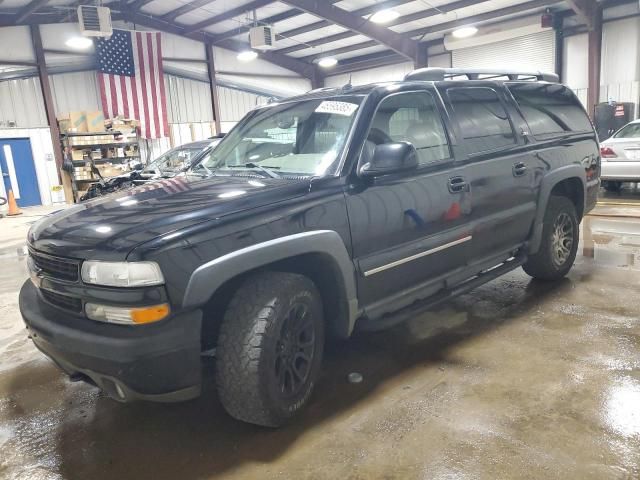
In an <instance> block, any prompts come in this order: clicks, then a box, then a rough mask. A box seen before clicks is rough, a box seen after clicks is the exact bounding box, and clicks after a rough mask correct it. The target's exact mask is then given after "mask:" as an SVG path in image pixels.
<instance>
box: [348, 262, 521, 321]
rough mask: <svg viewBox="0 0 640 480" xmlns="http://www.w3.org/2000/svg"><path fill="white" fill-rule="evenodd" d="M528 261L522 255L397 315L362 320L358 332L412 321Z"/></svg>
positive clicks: (416, 303) (414, 304)
mask: <svg viewBox="0 0 640 480" xmlns="http://www.w3.org/2000/svg"><path fill="white" fill-rule="evenodd" d="M526 261H527V256H526V255H525V254H524V253H521V254H519V255H518V256H516V257H513V258H511V259H509V260H506V261H505V262H503V263H501V264H498V265H496V266H495V267H492V268H490V269H487V270H484V271H482V272H480V273H479V274H478V275H476V276H475V277H471V278H469V279H467V280H465V281H464V282H462V283H459V284H457V285H456V286H455V287H452V288H450V289H445V290H441V291H440V292H438V293H436V294H435V295H432V296H431V297H429V298H425V299H424V300H418V301H417V302H414V303H412V304H411V305H409V306H408V307H405V308H403V309H401V310H398V311H397V312H395V313H391V314H388V315H385V316H383V317H381V318H379V319H376V320H369V319H367V318H366V317H365V318H361V319H360V320H358V322H357V323H356V330H358V331H362V332H375V331H378V330H384V329H387V328H389V327H393V326H394V325H398V324H399V323H402V322H405V321H407V320H410V319H411V318H414V317H415V316H416V315H419V314H421V313H423V312H424V311H426V310H429V309H430V308H433V307H435V306H437V305H439V304H440V303H443V302H446V301H447V300H451V299H452V298H455V297H457V296H459V295H463V294H465V293H467V292H470V291H471V290H473V289H474V288H476V287H479V286H480V285H482V284H484V283H487V282H490V281H491V280H494V279H496V278H498V277H500V276H502V275H504V274H505V273H507V272H510V271H511V270H514V269H516V268H518V267H520V266H521V265H522V264H524V263H525V262H526Z"/></svg>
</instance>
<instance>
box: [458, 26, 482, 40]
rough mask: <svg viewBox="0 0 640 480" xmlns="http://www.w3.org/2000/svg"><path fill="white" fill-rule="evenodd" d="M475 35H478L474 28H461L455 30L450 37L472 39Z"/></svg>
mask: <svg viewBox="0 0 640 480" xmlns="http://www.w3.org/2000/svg"><path fill="white" fill-rule="evenodd" d="M476 33H478V29H477V28H476V27H473V26H470V27H461V28H458V29H457V30H454V31H453V32H452V33H451V35H453V36H454V37H456V38H468V37H473V36H474V35H475V34H476Z"/></svg>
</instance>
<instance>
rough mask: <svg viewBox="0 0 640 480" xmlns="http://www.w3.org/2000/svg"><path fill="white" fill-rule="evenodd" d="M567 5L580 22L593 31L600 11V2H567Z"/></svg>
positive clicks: (573, 0)
mask: <svg viewBox="0 0 640 480" xmlns="http://www.w3.org/2000/svg"><path fill="white" fill-rule="evenodd" d="M567 3H568V4H569V6H570V7H571V10H573V11H574V12H575V14H576V15H577V16H578V18H579V19H580V21H581V22H582V23H584V24H585V25H586V26H587V28H588V29H589V30H592V29H593V27H594V23H595V21H596V18H595V17H596V12H597V10H598V2H596V1H595V0H567Z"/></svg>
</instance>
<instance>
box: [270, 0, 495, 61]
mask: <svg viewBox="0 0 640 480" xmlns="http://www.w3.org/2000/svg"><path fill="white" fill-rule="evenodd" d="M487 1H488V0H480V1H477V0H460V1H457V2H453V3H449V4H447V5H442V6H441V7H438V8H429V9H427V10H421V11H419V12H415V13H410V14H408V15H402V16H401V17H398V18H396V19H395V20H393V21H392V22H389V23H387V24H386V26H387V27H393V26H395V25H403V24H405V23H409V22H414V21H416V20H421V19H423V18H428V17H432V16H435V15H440V14H441V13H442V12H445V13H447V12H452V11H454V10H458V9H460V8H465V7H469V6H471V5H476V4H478V3H485V2H487ZM386 3H388V2H382V3H380V4H377V5H374V6H371V7H366V8H361V9H359V10H355V11H353V12H351V13H353V14H358V15H360V16H364V15H367V14H369V13H373V12H372V10H374V8H378V9H379V8H391V7H390V6H384V7H383V4H386ZM395 3H400V2H395ZM402 3H404V2H402ZM323 23H325V22H324V21H323V22H316V23H312V24H311V25H305V26H304V27H300V28H294V29H293V30H289V31H287V32H282V36H283V37H285V38H286V37H293V36H295V35H300V34H302V33H307V32H310V31H313V30H316V29H318V28H322V27H323V26H326V25H320V24H323ZM326 23H327V25H330V24H331V23H330V22H326ZM312 26H313V28H311V27H312ZM355 35H358V34H357V33H356V32H352V31H346V32H341V33H338V34H336V35H329V36H328V37H325V38H322V39H319V40H316V41H313V42H306V43H307V44H303V43H301V44H299V45H292V46H291V47H287V48H282V49H279V50H276V51H277V52H279V53H285V54H286V53H291V52H297V51H299V50H304V49H306V48H309V47H308V46H307V45H312V46H314V47H316V46H319V45H323V44H325V43H330V42H335V41H338V40H343V39H345V38H349V37H353V36H355Z"/></svg>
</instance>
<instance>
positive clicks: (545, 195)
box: [529, 164, 587, 254]
mask: <svg viewBox="0 0 640 480" xmlns="http://www.w3.org/2000/svg"><path fill="white" fill-rule="evenodd" d="M552 195H561V196H564V197H567V198H569V199H570V200H571V201H572V202H573V204H574V206H575V207H576V212H577V214H578V222H580V221H581V220H582V216H583V215H584V209H585V205H586V203H587V198H586V195H587V180H586V174H585V171H584V168H583V167H582V166H581V165H577V164H571V165H566V166H564V167H561V168H558V169H557V170H554V171H553V172H550V173H549V174H547V175H546V176H545V177H544V178H543V179H542V182H541V185H540V193H539V194H538V206H537V209H536V216H535V220H534V224H533V230H532V235H531V240H530V243H529V253H530V254H533V253H536V252H537V251H538V249H539V248H540V243H541V241H542V228H543V221H544V214H545V212H546V211H547V205H548V203H549V199H550V198H551V196H552Z"/></svg>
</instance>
